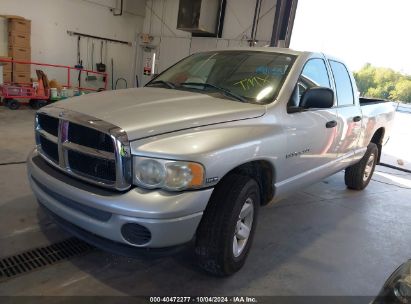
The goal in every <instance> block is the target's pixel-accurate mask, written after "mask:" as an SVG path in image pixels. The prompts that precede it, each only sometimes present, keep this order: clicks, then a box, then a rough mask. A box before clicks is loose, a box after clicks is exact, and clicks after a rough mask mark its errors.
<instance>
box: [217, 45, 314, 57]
mask: <svg viewBox="0 0 411 304" xmlns="http://www.w3.org/2000/svg"><path fill="white" fill-rule="evenodd" d="M212 51H248V52H250V51H251V52H253V51H254V52H273V53H283V54H290V55H296V56H299V55H302V54H310V53H311V52H301V51H295V50H293V49H289V48H279V47H268V46H267V47H230V48H227V49H220V50H218V49H214V50H212Z"/></svg>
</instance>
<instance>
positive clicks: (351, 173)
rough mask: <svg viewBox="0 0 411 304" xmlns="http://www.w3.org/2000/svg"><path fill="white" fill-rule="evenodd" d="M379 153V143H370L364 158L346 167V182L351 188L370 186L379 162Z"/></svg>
mask: <svg viewBox="0 0 411 304" xmlns="http://www.w3.org/2000/svg"><path fill="white" fill-rule="evenodd" d="M378 155H379V151H378V147H377V145H376V144H374V143H370V144H369V145H368V147H367V152H366V153H365V155H364V156H363V158H362V159H361V160H360V161H359V162H358V163H356V164H355V165H352V166H350V167H348V168H347V169H345V184H346V185H347V187H348V188H349V189H353V190H363V189H365V187H367V186H368V184H369V183H370V181H371V178H372V175H373V173H374V170H375V166H376V164H377V162H378Z"/></svg>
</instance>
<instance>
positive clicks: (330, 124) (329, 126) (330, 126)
mask: <svg viewBox="0 0 411 304" xmlns="http://www.w3.org/2000/svg"><path fill="white" fill-rule="evenodd" d="M336 126H337V122H336V121H335V120H332V121H329V122H327V123H326V124H325V127H326V128H327V129H332V128H335V127H336Z"/></svg>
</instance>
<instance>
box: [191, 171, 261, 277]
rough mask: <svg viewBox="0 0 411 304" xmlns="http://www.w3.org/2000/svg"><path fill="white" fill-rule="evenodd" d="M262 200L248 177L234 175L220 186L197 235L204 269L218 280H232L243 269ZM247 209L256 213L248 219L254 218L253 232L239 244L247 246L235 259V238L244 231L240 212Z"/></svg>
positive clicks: (225, 179) (253, 181)
mask: <svg viewBox="0 0 411 304" xmlns="http://www.w3.org/2000/svg"><path fill="white" fill-rule="evenodd" d="M260 200H261V199H260V189H259V186H258V184H257V182H256V181H255V180H253V179H251V178H249V177H247V176H242V175H236V174H232V175H229V176H227V177H225V178H224V179H223V180H222V181H221V182H220V183H219V184H218V185H217V186H216V188H215V189H214V192H213V194H212V196H211V198H210V201H209V203H208V206H207V208H206V210H205V212H204V215H203V218H202V220H201V223H200V225H199V228H198V230H197V235H196V249H195V251H196V255H197V258H198V263H199V266H200V267H201V268H203V269H204V270H205V271H207V272H209V273H211V274H213V275H216V276H228V275H231V274H233V273H235V272H237V271H238V270H240V269H241V267H242V266H243V265H244V263H245V261H246V259H247V256H248V253H249V251H250V247H251V244H252V242H253V238H254V232H255V228H256V225H257V216H258V209H259V207H260ZM246 205H248V207H250V205H252V207H253V213H252V214H251V215H250V213H251V212H250V213H247V214H249V215H248V219H249V220H251V218H252V224H251V225H250V227H251V229H249V231H250V233H249V236H248V239H247V240H246V241H245V242H243V240H239V241H238V242H243V245H241V247H242V248H243V249H242V251H237V253H238V256H235V254H234V249H233V245H234V238H235V237H236V235H237V234H238V233H237V232H236V231H240V230H241V229H238V227H239V226H238V225H240V226H241V223H239V222H240V212H241V210H242V208H243V207H244V208H245V206H246ZM244 210H245V209H244ZM247 210H249V209H248V208H247ZM242 223H244V224H245V222H242ZM236 244H239V246H240V243H237V241H236ZM241 247H237V248H241Z"/></svg>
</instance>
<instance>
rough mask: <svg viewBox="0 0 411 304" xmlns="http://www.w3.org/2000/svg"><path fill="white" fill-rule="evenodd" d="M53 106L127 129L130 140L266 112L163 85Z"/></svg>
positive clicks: (72, 99)
mask: <svg viewBox="0 0 411 304" xmlns="http://www.w3.org/2000/svg"><path fill="white" fill-rule="evenodd" d="M53 106H54V107H58V108H62V109H67V110H72V111H76V112H79V113H83V114H87V115H90V116H92V117H96V118H98V119H101V120H104V121H106V122H109V123H111V124H113V125H116V126H118V127H120V128H122V129H123V130H125V131H126V132H127V135H128V138H129V140H136V139H140V138H144V137H149V136H155V135H158V134H163V133H168V132H174V131H178V130H182V129H189V128H196V127H200V126H204V125H210V124H217V123H223V122H228V121H234V120H242V119H248V118H254V117H259V116H262V115H264V114H265V111H266V108H265V106H262V105H255V104H248V103H241V102H237V101H232V100H229V99H224V98H216V97H214V96H211V95H209V94H202V93H193V92H188V91H180V90H169V89H163V88H139V89H128V90H117V91H107V92H102V93H95V94H88V95H83V96H79V97H74V98H71V99H68V100H64V101H60V102H57V103H55V104H54V105H53Z"/></svg>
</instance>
